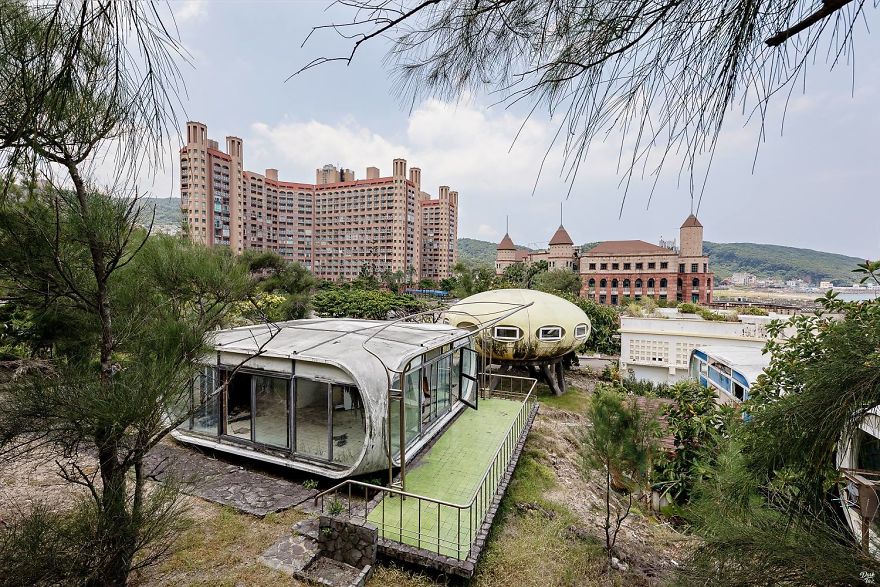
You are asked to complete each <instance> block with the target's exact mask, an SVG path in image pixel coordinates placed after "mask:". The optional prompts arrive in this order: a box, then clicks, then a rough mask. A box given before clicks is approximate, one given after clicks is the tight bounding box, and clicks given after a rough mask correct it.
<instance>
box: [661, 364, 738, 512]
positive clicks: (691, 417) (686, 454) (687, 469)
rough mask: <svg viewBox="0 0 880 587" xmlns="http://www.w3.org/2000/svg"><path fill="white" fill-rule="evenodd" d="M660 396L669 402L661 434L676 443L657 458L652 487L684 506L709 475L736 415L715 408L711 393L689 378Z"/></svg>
mask: <svg viewBox="0 0 880 587" xmlns="http://www.w3.org/2000/svg"><path fill="white" fill-rule="evenodd" d="M663 397H666V398H669V399H671V400H672V403H670V404H668V405H667V406H666V407H665V408H664V409H663V414H664V415H665V419H666V427H665V430H664V434H666V435H669V436H671V437H672V438H673V439H674V440H675V447H674V452H672V453H663V454H660V455H659V456H658V458H657V461H656V463H655V466H654V470H653V471H652V472H651V485H652V487H653V489H654V491H657V492H658V493H659V494H660V495H661V496H663V497H666V498H667V499H668V500H669V501H670V502H672V503H676V504H683V503H687V502H688V501H689V500H690V497H691V493H692V492H693V488H694V486H695V485H696V484H697V483H700V482H703V481H704V480H706V479H707V478H708V477H709V476H710V475H711V474H712V470H713V468H714V467H715V466H716V465H717V460H716V459H717V455H718V452H719V450H720V447H721V445H722V444H723V442H724V438H725V437H726V435H727V434H728V432H729V429H728V428H729V425H730V422H732V421H733V419H734V418H736V417H737V415H736V414H734V413H733V411H732V410H731V409H730V408H723V407H721V406H719V405H718V403H717V401H716V399H717V398H716V397H715V392H714V391H712V390H711V389H708V388H706V387H703V386H702V385H700V384H699V383H697V382H696V381H693V380H690V379H688V380H685V381H680V382H678V383H675V384H673V385H671V386H669V387H668V388H666V389H664V390H663Z"/></svg>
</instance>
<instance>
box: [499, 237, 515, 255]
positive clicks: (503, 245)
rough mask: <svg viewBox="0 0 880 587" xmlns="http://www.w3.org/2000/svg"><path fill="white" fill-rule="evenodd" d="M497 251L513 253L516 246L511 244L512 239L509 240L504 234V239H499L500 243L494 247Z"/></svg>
mask: <svg viewBox="0 0 880 587" xmlns="http://www.w3.org/2000/svg"><path fill="white" fill-rule="evenodd" d="M496 248H497V249H498V250H499V251H515V250H516V245H514V244H513V239H511V238H510V235H509V234H507V233H504V238H503V239H501V242H500V243H498V246H497V247H496Z"/></svg>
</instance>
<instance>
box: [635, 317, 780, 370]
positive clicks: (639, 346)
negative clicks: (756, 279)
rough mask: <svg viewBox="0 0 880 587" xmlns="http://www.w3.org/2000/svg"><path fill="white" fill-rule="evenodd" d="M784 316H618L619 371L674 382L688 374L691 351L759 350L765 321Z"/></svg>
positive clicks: (765, 324)
mask: <svg viewBox="0 0 880 587" xmlns="http://www.w3.org/2000/svg"><path fill="white" fill-rule="evenodd" d="M777 318H778V319H782V320H785V319H787V316H780V315H775V314H771V315H770V316H745V315H744V316H740V318H739V320H738V321H736V322H714V321H709V320H703V319H702V318H700V317H698V316H692V315H689V316H688V317H684V316H683V315H681V314H675V315H673V317H668V318H660V317H657V318H653V317H652V318H630V317H627V316H622V317H621V318H620V370H621V372H622V373H624V374H629V375H632V376H633V377H635V378H636V379H646V380H649V381H653V382H654V383H675V382H677V381H681V380H682V379H686V378H687V377H688V366H689V363H690V358H691V352H692V351H693V350H694V349H696V348H698V347H706V346H724V347H728V348H736V347H739V348H751V349H756V350H758V351H760V350H761V349H763V348H764V344H765V343H766V342H767V339H768V334H767V324H769V322H770V321H771V320H774V319H777Z"/></svg>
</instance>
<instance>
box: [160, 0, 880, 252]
mask: <svg viewBox="0 0 880 587" xmlns="http://www.w3.org/2000/svg"><path fill="white" fill-rule="evenodd" d="M327 4H328V2H327V1H324V0H321V1H317V0H316V1H308V0H298V1H290V2H282V1H263V2H254V1H250V2H232V1H220V0H213V1H211V2H199V1H183V0H180V1H172V2H171V5H172V9H173V10H174V11H175V13H176V19H177V24H178V27H179V30H180V35H181V39H182V41H183V43H184V45H185V46H186V47H187V49H188V50H189V52H190V53H191V55H192V59H191V60H192V66H191V67H189V66H185V67H184V68H183V76H184V79H185V82H186V86H187V96H184V98H183V101H184V105H185V112H182V113H181V120H180V128H181V129H183V128H184V124H185V120H186V119H187V118H189V119H193V120H198V121H201V122H204V123H205V124H207V125H208V132H209V135H210V136H211V138H214V139H216V140H218V141H219V142H220V143H221V145H223V144H224V137H225V136H226V135H237V136H240V137H242V138H243V139H244V160H245V167H246V168H247V169H250V170H253V171H262V170H264V169H265V168H267V167H276V168H278V169H279V176H280V179H283V180H288V181H306V182H311V181H313V180H314V170H315V168H316V167H320V166H321V165H323V164H325V163H334V164H341V165H343V166H344V167H348V168H351V169H354V170H355V172H356V175H357V177H358V178H363V177H364V176H365V173H364V168H365V167H367V166H368V165H375V166H377V167H379V169H380V170H381V171H382V172H383V175H384V174H389V173H390V168H391V160H392V159H393V158H394V157H400V156H402V157H404V158H406V159H407V160H408V163H409V165H411V166H419V167H421V168H422V186H423V189H425V190H426V191H428V192H429V193H431V194H433V195H436V193H437V186H439V185H450V186H452V188H453V189H456V190H458V191H459V194H460V195H459V204H460V212H459V235H460V236H465V237H473V238H479V239H484V240H491V241H497V240H499V239H500V237H501V236H502V235H503V233H504V229H505V218H506V216H507V215H509V216H510V234H511V237H512V238H513V239H514V242H516V243H517V244H525V245H532V246H539V245H544V244H546V241H547V240H548V239H549V238H550V236H551V235H552V234H553V232H554V231H555V229H556V227H557V225H558V223H559V207H560V202H563V200H565V201H564V218H565V226H566V228H567V229H568V231H569V233H570V234H571V236H572V238H573V239H574V240H575V242H577V243H583V242H589V241H597V240H613V239H642V240H646V241H649V242H656V241H657V240H658V239H659V238H660V237H661V236H663V237H667V238H669V237H675V236H677V232H678V227H679V225H680V224H681V222H682V221H683V220H684V218H685V217H686V216H687V215H688V213H689V211H690V206H691V196H690V191H689V190H688V188H687V185H686V183H685V182H682V184H681V185H678V181H677V180H678V178H677V175H676V170H675V169H673V168H672V167H669V168H668V170H667V172H666V173H665V174H664V176H663V178H662V179H661V181H660V183H659V184H658V187H657V189H656V190H655V192H654V195H653V199H652V200H651V202H650V205H648V195H649V192H650V188H651V181H648V180H646V181H634V183H633V185H632V186H631V187H630V189H629V193H628V195H627V198H626V203H625V205H624V207H623V213H622V216H620V217H619V215H620V207H621V202H622V199H623V196H624V191H623V189H622V188H620V187H619V186H618V183H619V181H620V177H619V176H618V175H617V145H616V144H612V143H611V142H609V143H608V144H597V145H594V146H593V148H592V149H591V155H590V159H588V161H587V164H586V167H583V168H582V171H581V173H580V174H579V176H578V178H577V181H576V182H575V184H574V187H573V189H572V192H571V195H570V196H569V197H568V199H567V200H566V199H565V197H566V192H567V191H568V187H567V186H566V184H565V183H564V182H563V181H562V180H561V179H560V177H559V170H560V161H559V159H558V158H556V159H552V158H551V162H550V163H549V164H548V166H547V167H546V168H545V171H544V174H543V175H542V177H541V179H540V181H539V182H538V187H537V190H536V191H535V193H534V195H532V187H533V184H534V182H535V179H536V178H537V174H538V167H539V165H540V161H541V158H542V156H543V154H544V152H545V150H546V149H547V147H548V145H549V144H550V140H551V138H552V136H553V133H554V132H555V130H556V127H555V126H554V122H553V121H552V120H550V119H549V118H548V117H547V116H545V115H542V114H541V113H538V114H536V115H535V116H533V118H532V119H531V120H530V121H529V122H528V123H527V124H526V126H525V129H524V131H523V132H522V133H521V134H520V136H519V138H518V139H517V141H516V142H515V143H513V138H514V135H515V134H516V131H517V130H518V129H519V127H520V126H521V125H522V122H523V112H521V111H517V110H516V109H508V110H505V109H503V108H502V107H498V106H494V107H489V105H490V104H491V100H489V99H485V98H483V97H470V98H469V99H467V100H464V101H462V102H459V103H457V104H449V103H442V102H438V101H427V102H423V103H419V104H416V105H414V108H413V110H412V112H411V113H410V112H409V111H408V108H406V107H405V106H403V105H402V104H401V102H400V100H399V99H398V98H397V97H396V95H395V94H394V84H393V78H392V76H391V74H390V72H388V71H387V70H386V69H384V68H383V63H382V58H383V56H384V50H385V48H386V47H385V45H383V44H382V43H381V42H379V43H376V44H374V45H368V46H366V47H365V48H364V51H363V52H362V53H359V55H358V56H357V58H356V59H355V61H354V63H353V64H352V65H351V66H349V67H345V66H344V65H342V64H330V65H327V66H323V67H321V68H318V69H314V70H311V71H309V72H306V73H304V74H301V75H299V76H297V77H295V78H294V79H292V80H290V81H287V82H285V79H286V78H287V77H288V76H289V75H290V74H291V73H293V72H294V71H296V70H297V69H298V68H299V67H300V66H301V65H303V64H305V63H306V62H308V61H309V60H310V59H311V58H313V57H315V56H318V55H338V54H342V53H343V52H345V51H346V50H347V49H348V47H349V46H348V45H346V43H345V41H344V40H342V39H339V38H338V37H335V36H334V34H333V33H332V31H325V32H324V33H323V34H319V35H317V36H316V37H313V39H312V40H311V41H309V43H308V44H307V45H306V47H305V48H304V49H302V48H300V44H301V42H302V41H303V39H304V38H305V36H306V35H307V34H308V32H309V30H310V28H311V27H312V26H314V25H319V24H326V23H327V22H330V21H331V20H332V19H334V18H335V19H337V20H341V19H342V18H343V17H344V12H342V11H340V10H338V9H336V10H332V11H331V12H325V7H326V5H327ZM876 14H877V12H876V11H875V10H872V9H870V8H869V9H868V17H869V20H871V19H874V17H876ZM855 37H856V47H857V54H856V60H857V61H856V68H855V76H854V77H853V70H852V68H850V67H847V66H845V65H844V66H842V67H840V68H839V69H836V70H835V71H832V72H828V68H827V66H825V65H824V64H822V63H820V64H818V65H816V66H815V67H813V68H812V69H811V70H810V71H809V75H808V78H807V84H806V92H800V91H798V92H796V94H795V95H794V96H793V99H792V101H791V103H790V104H789V107H788V112H787V114H786V118H785V129H784V133H783V132H781V131H782V120H781V116H780V115H779V113H780V112H781V104H780V105H779V106H780V107H779V108H776V109H775V110H774V112H775V114H772V115H771V117H770V120H769V121H768V124H767V138H766V140H765V141H764V142H763V143H762V144H761V145H760V150H759V153H758V159H757V165H756V167H755V170H754V172H752V163H753V160H754V156H755V148H756V145H757V132H758V127H757V124H756V123H754V122H752V123H747V121H746V119H745V118H744V117H742V116H740V115H739V113H733V114H732V115H731V116H730V117H729V119H728V121H727V126H726V130H725V131H724V133H723V136H722V139H721V143H720V145H719V148H718V151H717V153H716V155H715V159H714V163H713V167H712V170H711V173H710V176H709V180H708V184H707V187H706V189H705V192H704V196H703V199H702V204H701V206H700V209H699V217H700V220H701V221H702V223H703V225H704V226H705V238H706V239H707V240H711V241H716V242H759V243H774V244H782V245H791V246H798V247H807V248H813V249H818V250H824V251H832V252H839V253H845V254H850V255H854V256H858V257H871V258H877V257H880V226H878V218H880V187H878V186H880V148H878V145H877V140H878V138H880V60H878V59H877V57H878V56H880V51H878V50H880V42H878V40H877V38H876V35H874V36H873V38H872V36H871V35H870V34H868V33H866V32H865V31H864V26H862V27H860V28H858V29H857V30H856V33H855ZM179 147H180V145H173V146H171V147H170V148H169V158H170V159H171V160H172V161H173V165H172V166H171V168H169V170H168V172H167V173H165V174H164V175H160V176H159V177H158V178H157V179H156V182H155V184H154V185H153V188H152V195H155V196H162V197H167V196H169V195H173V196H178V195H179V188H178V184H177V181H176V177H177V169H176V167H177V155H176V153H177V150H178V149H179ZM172 168H173V175H172Z"/></svg>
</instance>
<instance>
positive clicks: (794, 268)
mask: <svg viewBox="0 0 880 587" xmlns="http://www.w3.org/2000/svg"><path fill="white" fill-rule="evenodd" d="M496 244H497V243H490V242H486V241H481V240H477V239H472V238H460V239H458V255H459V258H460V259H461V260H463V261H472V262H478V263H486V264H489V265H494V264H495V246H496ZM594 244H595V243H590V245H594ZM590 245H586V248H592V247H591V246H590ZM520 248H525V247H520ZM703 248H704V251H705V253H706V254H708V255H709V260H710V262H711V266H712V270H713V271H714V272H715V274H716V275H717V276H718V278H719V279H724V278H726V277H729V276H730V274H731V273H734V272H740V271H742V272H748V273H753V274H755V275H757V276H758V277H761V278H776V279H804V280H806V279H809V280H810V281H812V282H814V283H818V282H819V281H821V280H828V279H831V280H835V281H838V282H840V283H843V284H849V283H852V281H853V273H852V270H853V269H854V268H855V266H856V263H864V259H858V258H856V257H848V256H846V255H838V254H835V253H825V252H822V251H813V250H811V249H798V248H795V247H783V246H780V245H762V244H756V243H713V242H708V241H706V242H705V243H704V244H703Z"/></svg>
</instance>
